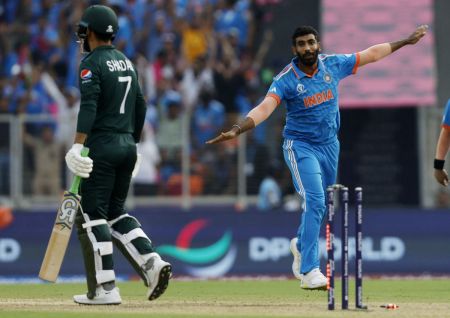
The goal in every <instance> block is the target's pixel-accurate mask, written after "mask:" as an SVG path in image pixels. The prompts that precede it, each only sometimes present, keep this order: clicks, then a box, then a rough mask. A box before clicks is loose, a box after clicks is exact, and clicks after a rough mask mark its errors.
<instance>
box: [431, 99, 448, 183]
mask: <svg viewBox="0 0 450 318" xmlns="http://www.w3.org/2000/svg"><path fill="white" fill-rule="evenodd" d="M449 147H450V99H449V100H448V102H447V105H446V106H445V111H444V117H443V118H442V126H441V133H440V134H439V139H438V142H437V145H436V156H435V157H434V158H435V159H434V177H435V178H436V181H437V182H439V183H440V184H442V185H443V186H444V187H446V186H448V174H447V171H446V170H445V169H444V164H445V157H446V156H447V153H448V149H449Z"/></svg>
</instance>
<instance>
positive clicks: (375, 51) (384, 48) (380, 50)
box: [359, 25, 428, 67]
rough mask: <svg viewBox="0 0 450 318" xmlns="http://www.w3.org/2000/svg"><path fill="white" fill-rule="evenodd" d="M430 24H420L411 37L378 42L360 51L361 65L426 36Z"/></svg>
mask: <svg viewBox="0 0 450 318" xmlns="http://www.w3.org/2000/svg"><path fill="white" fill-rule="evenodd" d="M427 30H428V25H421V26H419V27H418V28H417V29H416V30H415V31H414V32H413V33H412V34H411V35H410V36H409V37H407V38H406V39H403V40H400V41H396V42H390V43H388V42H386V43H381V44H377V45H374V46H371V47H369V48H368V49H365V50H364V51H361V52H359V58H360V59H359V67H361V66H364V65H366V64H369V63H373V62H376V61H379V60H381V59H383V58H385V57H386V56H388V55H390V54H392V53H394V52H395V51H397V50H398V49H400V48H402V47H404V46H405V45H413V44H416V43H417V42H419V40H420V39H421V38H422V37H424V36H425V34H426V33H427Z"/></svg>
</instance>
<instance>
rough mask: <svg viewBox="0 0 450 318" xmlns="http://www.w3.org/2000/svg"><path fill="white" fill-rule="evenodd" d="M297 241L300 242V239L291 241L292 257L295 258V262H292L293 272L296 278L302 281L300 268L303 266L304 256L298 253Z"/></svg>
mask: <svg viewBox="0 0 450 318" xmlns="http://www.w3.org/2000/svg"><path fill="white" fill-rule="evenodd" d="M297 241H298V239H297V238H296V237H294V238H293V239H292V240H291V245H290V249H291V252H292V255H293V256H294V261H293V262H292V272H293V273H294V276H295V278H297V279H298V280H301V279H302V277H303V275H302V274H301V273H300V268H301V266H302V255H301V254H300V252H299V251H298V248H297Z"/></svg>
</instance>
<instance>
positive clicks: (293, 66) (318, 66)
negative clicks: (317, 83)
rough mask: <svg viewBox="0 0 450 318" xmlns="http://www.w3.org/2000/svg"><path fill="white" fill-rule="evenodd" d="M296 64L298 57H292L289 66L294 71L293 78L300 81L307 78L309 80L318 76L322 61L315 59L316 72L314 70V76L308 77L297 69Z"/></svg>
mask: <svg viewBox="0 0 450 318" xmlns="http://www.w3.org/2000/svg"><path fill="white" fill-rule="evenodd" d="M297 62H298V57H294V58H293V59H292V61H291V65H292V69H293V71H294V74H295V76H296V77H297V78H298V79H301V78H303V77H309V78H312V77H314V76H315V75H316V74H318V73H319V72H320V71H321V70H322V69H323V62H322V60H321V59H320V58H318V59H317V70H316V71H315V72H314V74H313V75H312V76H311V75H308V74H306V73H304V72H302V71H301V70H300V69H299V68H298V66H297Z"/></svg>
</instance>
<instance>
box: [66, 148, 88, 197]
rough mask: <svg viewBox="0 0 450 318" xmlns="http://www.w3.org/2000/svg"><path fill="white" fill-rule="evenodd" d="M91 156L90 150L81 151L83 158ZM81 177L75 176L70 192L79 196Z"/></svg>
mask: <svg viewBox="0 0 450 318" xmlns="http://www.w3.org/2000/svg"><path fill="white" fill-rule="evenodd" d="M88 154H89V148H88V147H84V148H83V149H81V157H87V156H88ZM80 182H81V177H80V176H75V177H74V178H73V181H72V184H71V185H70V190H69V191H70V192H71V193H73V194H78V189H79V188H80Z"/></svg>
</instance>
